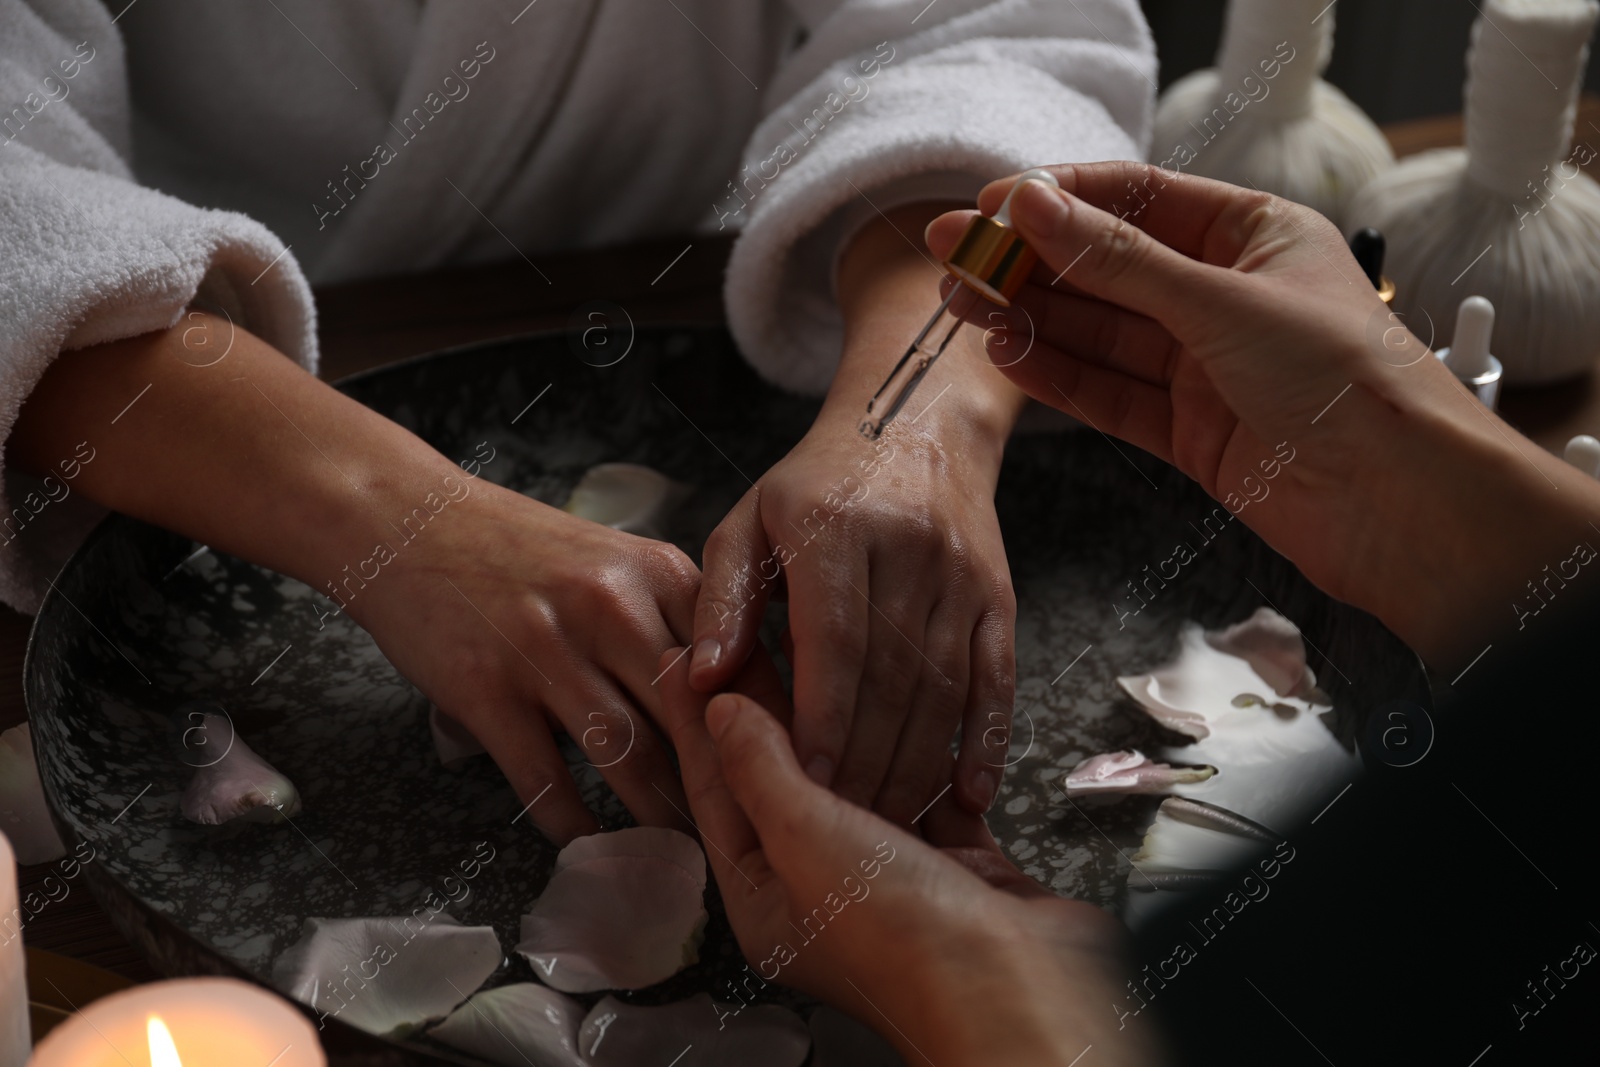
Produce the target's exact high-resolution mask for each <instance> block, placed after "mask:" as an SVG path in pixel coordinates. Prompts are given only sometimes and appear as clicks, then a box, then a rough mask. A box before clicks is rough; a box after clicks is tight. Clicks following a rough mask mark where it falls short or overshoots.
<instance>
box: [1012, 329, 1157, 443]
mask: <svg viewBox="0 0 1600 1067" xmlns="http://www.w3.org/2000/svg"><path fill="white" fill-rule="evenodd" d="M1001 373H1002V374H1004V375H1005V376H1006V377H1008V378H1010V379H1011V380H1012V382H1014V383H1015V384H1016V385H1017V387H1018V388H1019V389H1021V390H1022V391H1023V392H1025V393H1027V394H1028V395H1029V396H1031V397H1033V398H1034V399H1035V400H1037V401H1039V402H1040V403H1042V404H1048V405H1050V406H1051V407H1053V408H1056V409H1058V410H1060V411H1064V412H1066V413H1067V414H1068V415H1071V416H1072V417H1073V418H1075V419H1078V420H1080V421H1082V422H1086V423H1088V424H1089V425H1090V426H1092V427H1094V428H1095V429H1096V430H1098V431H1100V432H1101V433H1105V434H1110V435H1111V436H1112V437H1117V438H1120V439H1122V440H1124V441H1127V442H1128V443H1129V444H1131V445H1135V446H1137V447H1139V448H1142V449H1144V450H1145V451H1146V452H1149V453H1150V454H1151V455H1153V456H1156V457H1158V458H1159V459H1163V460H1166V461H1168V462H1171V460H1172V458H1173V451H1172V419H1173V400H1172V393H1171V392H1170V391H1169V390H1168V389H1167V388H1165V387H1164V386H1158V385H1150V384H1148V383H1146V382H1142V381H1139V380H1138V379H1137V378H1133V377H1130V376H1129V375H1127V374H1124V373H1122V372H1121V371H1117V370H1110V369H1108V368H1105V367H1101V366H1096V365H1095V364H1093V363H1087V362H1084V361H1083V360H1081V359H1076V358H1074V357H1072V356H1070V355H1067V354H1066V353H1063V352H1061V351H1059V350H1057V349H1055V348H1053V347H1051V346H1050V345H1047V344H1044V343H1042V342H1035V343H1034V346H1033V350H1032V351H1031V352H1030V353H1029V354H1028V357H1027V358H1026V359H1023V360H1020V361H1018V362H1015V363H1012V364H1011V365H1009V366H1005V367H1002V368H1001Z"/></svg>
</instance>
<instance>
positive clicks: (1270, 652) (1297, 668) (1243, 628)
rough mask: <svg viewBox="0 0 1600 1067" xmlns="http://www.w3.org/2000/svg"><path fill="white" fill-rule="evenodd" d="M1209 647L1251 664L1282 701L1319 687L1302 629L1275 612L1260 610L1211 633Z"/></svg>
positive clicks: (1208, 636)
mask: <svg viewBox="0 0 1600 1067" xmlns="http://www.w3.org/2000/svg"><path fill="white" fill-rule="evenodd" d="M1206 644H1208V645H1210V646H1211V647H1212V648H1214V649H1216V650H1217V651H1218V652H1226V653H1228V654H1229V655H1230V656H1238V657H1239V658H1240V659H1242V660H1244V661H1245V662H1246V663H1248V664H1250V669H1251V670H1253V671H1255V672H1256V673H1257V674H1259V675H1260V676H1261V679H1262V681H1264V682H1266V683H1267V684H1268V685H1270V686H1271V687H1272V691H1273V692H1274V693H1276V694H1278V695H1279V696H1280V697H1292V696H1303V695H1304V694H1306V693H1309V692H1310V691H1311V690H1312V688H1314V687H1315V686H1316V684H1317V676H1316V675H1315V674H1313V673H1312V671H1311V668H1310V667H1308V666H1307V665H1306V643H1305V641H1304V640H1303V639H1302V638H1301V636H1300V630H1299V628H1298V627H1296V626H1295V624H1294V623H1292V622H1290V621H1289V620H1288V619H1286V618H1284V617H1283V616H1282V615H1279V614H1278V613H1277V612H1276V611H1273V610H1272V609H1271V608H1265V607H1263V608H1257V609H1256V610H1255V613H1254V614H1252V615H1251V616H1250V617H1249V618H1248V619H1246V620H1244V621H1243V622H1240V623H1235V624H1234V625H1232V626H1229V627H1228V628H1226V629H1223V630H1209V631H1207V632H1206Z"/></svg>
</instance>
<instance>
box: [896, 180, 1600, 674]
mask: <svg viewBox="0 0 1600 1067" xmlns="http://www.w3.org/2000/svg"><path fill="white" fill-rule="evenodd" d="M1052 170H1053V172H1054V173H1055V174H1056V176H1057V178H1058V180H1059V181H1060V182H1061V186H1062V188H1061V189H1060V190H1056V189H1052V188H1050V187H1048V186H1046V185H1044V184H1043V183H1040V182H1030V183H1027V187H1026V188H1024V189H1022V190H1019V192H1018V195H1017V198H1016V200H1015V201H1014V203H1013V218H1014V219H1015V221H1016V224H1017V226H1018V228H1019V229H1020V230H1021V232H1022V233H1023V235H1024V236H1025V237H1026V238H1027V239H1028V241H1029V243H1030V244H1031V245H1032V246H1033V247H1034V248H1035V249H1036V250H1037V251H1038V252H1039V253H1040V257H1041V264H1040V266H1039V268H1038V269H1036V270H1035V272H1034V274H1033V276H1032V278H1031V280H1030V284H1029V285H1027V286H1025V287H1024V289H1023V291H1022V293H1021V294H1020V295H1019V297H1018V299H1017V301H1016V305H1015V306H1014V307H1013V309H1011V310H1010V311H1009V312H1007V313H1006V315H1005V316H1004V317H1005V320H1006V321H1007V322H1008V323H1009V326H1008V328H1006V329H1002V330H999V331H992V332H991V333H990V338H991V345H994V344H996V343H1000V344H1003V345H1004V347H1003V348H1000V349H995V350H994V355H995V357H996V358H995V363H996V364H997V365H1001V364H1002V363H1003V364H1008V365H1006V366H1004V367H1003V370H1004V373H1005V374H1006V375H1007V376H1008V377H1010V378H1011V380H1012V381H1014V382H1016V383H1017V384H1018V385H1020V386H1021V387H1022V388H1023V389H1024V390H1026V391H1027V392H1028V393H1029V394H1030V395H1031V396H1033V397H1035V398H1036V399H1038V400H1041V401H1043V402H1045V403H1047V404H1050V405H1052V406H1054V407H1056V408H1059V409H1061V410H1062V411H1065V412H1066V413H1067V414H1069V415H1073V416H1075V417H1077V418H1078V419H1080V420H1082V421H1084V422H1088V423H1090V424H1092V425H1093V426H1094V427H1095V428H1096V429H1098V430H1100V431H1103V432H1105V433H1107V434H1112V435H1114V436H1117V437H1120V438H1122V439H1124V440H1126V441H1128V442H1130V443H1132V444H1134V445H1137V446H1138V447H1140V448H1142V449H1144V450H1146V451H1148V452H1150V453H1152V454H1154V455H1156V456H1158V457H1160V458H1162V459H1165V460H1168V461H1169V462H1171V463H1173V464H1174V465H1176V466H1177V467H1178V468H1179V469H1180V470H1182V471H1183V472H1184V473H1185V474H1187V475H1189V476H1190V477H1192V478H1194V479H1195V480H1196V481H1197V482H1199V483H1200V485H1201V486H1202V487H1204V488H1205V490H1206V491H1207V492H1208V493H1210V494H1211V495H1212V496H1213V497H1215V498H1216V499H1217V500H1218V501H1220V502H1221V503H1222V505H1223V506H1224V507H1225V508H1226V510H1227V512H1229V513H1232V514H1234V515H1237V516H1238V517H1239V518H1240V520H1241V521H1243V522H1244V523H1246V524H1247V525H1249V526H1251V527H1252V528H1253V529H1254V530H1256V532H1258V533H1259V534H1261V535H1262V537H1263V538H1264V539H1265V540H1266V541H1267V542H1268V543H1270V544H1272V545H1273V546H1274V547H1275V548H1277V549H1278V550H1279V551H1280V552H1282V553H1283V554H1284V555H1286V556H1288V557H1289V558H1290V559H1291V560H1293V561H1294V562H1295V563H1296V564H1297V565H1298V566H1299V567H1300V569H1301V570H1302V571H1303V572H1304V573H1305V574H1306V576H1307V577H1309V578H1310V579H1311V580H1312V581H1314V582H1315V583H1316V584H1317V585H1319V586H1320V587H1322V588H1323V589H1324V590H1325V591H1327V592H1328V593H1329V594H1331V595H1333V596H1335V597H1337V598H1339V599H1342V600H1348V601H1351V602H1353V603H1355V604H1357V605H1359V606H1362V607H1365V608H1366V609H1367V610H1369V611H1373V612H1374V613H1376V614H1378V615H1379V616H1380V617H1381V618H1383V619H1384V621H1385V622H1386V623H1388V624H1389V625H1390V626H1391V628H1393V629H1395V630H1396V632H1397V633H1400V634H1401V636H1402V637H1404V638H1406V639H1407V640H1408V641H1410V643H1411V644H1412V645H1413V647H1415V648H1417V649H1418V651H1420V652H1422V653H1423V654H1424V655H1425V656H1427V657H1429V658H1430V659H1433V660H1435V661H1443V660H1447V659H1448V660H1454V659H1457V658H1458V657H1459V656H1460V655H1461V654H1462V653H1463V652H1466V654H1468V655H1470V654H1471V653H1474V652H1476V651H1477V650H1478V649H1481V648H1482V647H1483V643H1482V640H1481V638H1482V637H1483V635H1484V633H1486V632H1487V631H1486V630H1485V628H1484V627H1485V625H1489V626H1492V625H1493V623H1492V622H1490V619H1491V617H1492V619H1493V621H1494V622H1498V621H1500V619H1501V617H1502V616H1503V617H1504V621H1511V619H1512V613H1511V612H1510V611H1509V610H1508V609H1507V605H1509V604H1511V603H1512V602H1513V601H1514V600H1515V597H1516V595H1517V593H1518V591H1519V589H1520V586H1521V585H1522V583H1523V581H1524V579H1526V578H1527V577H1528V576H1530V575H1533V574H1536V573H1537V572H1538V570H1539V566H1540V563H1542V562H1549V561H1550V560H1551V559H1561V558H1565V556H1567V555H1568V554H1569V553H1570V551H1571V545H1572V543H1573V542H1574V541H1576V540H1578V539H1580V534H1581V533H1582V531H1583V530H1584V529H1587V525H1586V523H1585V522H1583V521H1582V516H1579V515H1575V514H1574V513H1573V512H1572V511H1571V510H1570V507H1569V504H1570V502H1571V501H1573V500H1576V499H1581V498H1582V496H1583V495H1584V494H1589V495H1590V496H1592V495H1593V493H1594V488H1593V487H1592V486H1585V485H1583V484H1582V479H1580V478H1574V477H1573V476H1574V474H1575V473H1576V472H1574V471H1572V470H1571V469H1570V468H1567V467H1566V466H1565V465H1564V464H1562V463H1560V462H1559V461H1557V460H1555V459H1554V458H1553V457H1550V456H1549V455H1548V454H1546V453H1544V452H1543V451H1542V450H1541V449H1538V448H1537V447H1535V446H1533V445H1531V444H1530V443H1528V442H1526V441H1525V440H1521V439H1520V438H1519V437H1517V435H1516V433H1515V431H1514V430H1511V429H1510V428H1509V427H1506V426H1505V425H1504V424H1503V423H1501V422H1500V421H1499V420H1498V419H1497V418H1494V417H1492V416H1491V415H1490V414H1489V413H1488V412H1487V411H1486V410H1485V409H1484V408H1483V407H1482V405H1480V404H1478V403H1477V401H1476V400H1474V399H1473V398H1472V397H1471V396H1470V394H1468V393H1467V392H1466V391H1465V390H1464V389H1463V388H1462V387H1461V386H1460V385H1459V384H1458V383H1457V382H1456V380H1455V378H1454V376H1453V375H1451V374H1450V373H1449V371H1448V370H1447V369H1445V367H1444V366H1443V365H1442V364H1441V363H1440V362H1439V361H1438V360H1437V359H1435V358H1434V357H1433V356H1432V355H1431V353H1430V352H1429V350H1428V347H1427V345H1426V344H1424V343H1423V342H1422V341H1420V340H1418V339H1417V337H1415V336H1414V335H1413V334H1412V333H1410V332H1408V331H1407V330H1406V328H1405V326H1406V324H1405V323H1403V322H1402V321H1401V320H1400V318H1399V317H1398V316H1395V315H1392V314H1391V313H1390V312H1389V310H1388V309H1387V307H1386V306H1385V305H1384V304H1383V302H1382V301H1381V300H1380V299H1379V298H1378V296H1377V294H1376V292H1375V291H1374V290H1373V287H1372V286H1371V284H1370V283H1369V282H1368V281H1367V280H1366V278H1365V276H1364V275H1363V274H1362V273H1361V270H1360V268H1359V267H1358V266H1357V265H1356V263H1355V260H1354V259H1353V257H1352V256H1351V255H1350V252H1349V250H1348V248H1347V247H1346V245H1345V242H1344V240H1343V238H1342V237H1341V235H1340V233H1339V232H1338V230H1336V229H1335V228H1334V227H1333V225H1332V224H1331V223H1329V222H1328V221H1327V220H1326V219H1325V218H1323V217H1322V216H1321V215H1319V214H1317V213H1316V212H1314V211H1312V210H1310V209H1308V208H1305V207H1301V206H1299V205H1296V204H1292V203H1290V202H1288V201H1285V200H1281V199H1278V198H1276V197H1272V196H1269V195H1267V194H1265V193H1260V192H1256V191H1252V190H1245V189H1239V188H1237V187H1234V186H1231V185H1225V184H1222V183H1220V182H1213V181H1209V180H1206V179H1202V178H1195V177H1190V176H1185V175H1178V174H1174V173H1172V172H1169V171H1162V170H1160V169H1158V168H1154V167H1150V166H1146V165H1144V164H1135V163H1104V164H1091V165H1083V166H1061V167H1055V168H1052ZM1011 184H1012V183H1011V181H1010V180H1007V181H1004V182H997V183H994V184H992V185H991V186H989V187H988V188H987V189H985V190H984V193H983V196H982V198H981V199H980V206H981V207H984V208H986V209H987V210H989V211H993V210H994V209H996V208H997V207H998V206H999V204H1000V201H1001V200H1002V199H1003V197H1004V195H1005V193H1006V192H1007V191H1008V190H1009V188H1010V186H1011ZM1141 205H1142V206H1141ZM970 214H971V213H970V212H958V213H952V214H950V215H946V216H944V217H942V218H940V219H938V220H936V221H935V222H934V224H933V225H931V226H930V227H929V229H928V234H927V237H928V242H929V247H930V248H931V249H932V251H933V253H934V254H935V255H942V254H945V253H947V252H948V251H949V249H950V248H951V247H952V246H953V244H954V242H955V240H956V239H957V237H958V236H959V234H960V232H961V229H962V227H963V226H964V225H965V224H966V221H967V219H968V218H969V217H970ZM1122 216H1126V217H1125V218H1124V217H1122ZM1469 292H1470V291H1469V290H1466V289H1463V292H1462V296H1463V297H1465V296H1467V295H1469ZM993 311H994V309H992V308H988V309H986V311H985V316H986V317H985V323H986V325H990V326H992V325H993V324H994V322H995V321H996V320H995V319H994V316H993ZM1440 325H1441V328H1443V329H1448V328H1449V324H1440ZM1423 332H1424V333H1426V329H1424V331H1423ZM1008 334H1009V335H1010V336H1008ZM1030 340H1031V341H1032V344H1033V348H1032V351H1031V352H1030V353H1029V354H1028V356H1027V357H1026V358H1023V359H1021V360H1020V361H1017V360H1016V355H1015V353H1016V352H1017V351H1019V349H1020V348H1021V347H1025V346H1026V345H1027V344H1028V343H1029V341H1030ZM1002 357H1003V358H1002ZM1517 442H1520V444H1518V443H1517ZM1558 486H1565V487H1568V488H1571V489H1573V490H1575V491H1574V492H1568V493H1563V492H1559V491H1558V489H1557V487H1558ZM1510 514H1520V516H1521V517H1522V520H1523V521H1520V522H1515V523H1508V522H1507V516H1508V515H1510ZM1224 517H1225V516H1224ZM1491 530H1494V531H1497V533H1495V534H1489V533H1488V532H1487V531H1491ZM1591 534H1592V531H1591ZM1502 535H1503V536H1502ZM1485 546H1492V552H1489V553H1485V552H1484V547H1485ZM1550 553H1559V554H1558V555H1550ZM1545 557H1547V558H1545ZM1530 568H1531V569H1530ZM1524 570H1526V573H1523V571H1524ZM1467 575H1472V576H1473V579H1472V580H1470V581H1469V580H1466V578H1465V576H1467ZM1462 620H1472V621H1473V622H1474V623H1475V625H1467V626H1463V625H1462ZM1477 623H1482V624H1483V625H1476V624H1477Z"/></svg>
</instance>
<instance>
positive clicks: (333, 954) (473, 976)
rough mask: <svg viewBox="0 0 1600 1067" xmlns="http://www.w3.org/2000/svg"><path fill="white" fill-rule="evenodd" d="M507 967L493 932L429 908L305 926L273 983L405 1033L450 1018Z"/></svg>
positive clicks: (318, 1004) (367, 1023)
mask: <svg viewBox="0 0 1600 1067" xmlns="http://www.w3.org/2000/svg"><path fill="white" fill-rule="evenodd" d="M419 912H420V913H421V915H420V916H419V915H418V913H419ZM502 961H503V956H502V954H501V951H500V939H499V938H498V937H496V936H495V932H494V927H492V926H462V925H461V924H460V923H459V922H457V921H456V920H455V919H454V918H452V917H451V916H450V915H448V914H446V913H444V912H442V911H440V912H435V911H432V910H430V909H428V908H425V907H423V908H418V909H417V910H416V911H415V912H413V913H412V914H410V915H402V916H396V917H395V918H364V919H307V920H306V923H305V926H304V928H303V930H302V934H301V938H300V940H299V941H297V942H295V943H294V944H293V945H291V946H289V947H288V948H287V949H285V950H284V952H283V953H282V955H280V956H279V957H278V959H277V962H276V963H275V964H274V965H273V968H272V982H273V985H275V986H277V988H278V989H279V990H281V991H282V992H283V993H285V994H287V995H288V996H291V997H293V998H294V999H295V1000H298V1001H300V1002H301V1003H302V1004H306V1005H309V1006H310V1007H311V1008H313V1009H314V1010H316V1011H317V1012H319V1013H321V1014H324V1015H330V1016H335V1017H337V1018H339V1019H341V1020H342V1021H344V1022H347V1023H349V1024H350V1025H352V1026H356V1027H359V1028H360V1029H362V1030H366V1031H368V1032H370V1033H374V1034H384V1035H389V1034H404V1033H406V1032H408V1031H410V1030H413V1029H415V1028H416V1027H418V1026H421V1025H423V1024H424V1023H429V1022H432V1021H433V1020H435V1019H441V1018H443V1017H444V1016H446V1015H448V1014H449V1013H450V1010H451V1009H452V1008H454V1007H455V1006H456V1005H457V1004H460V1003H461V1002H462V1001H463V1000H465V999H466V998H467V997H468V996H469V995H470V994H471V993H472V992H473V991H474V990H476V989H477V988H478V987H479V986H481V985H482V984H483V983H484V981H485V980H487V979H488V977H489V976H490V975H491V974H493V973H494V972H495V970H496V969H497V968H499V966H500V964H501V962H502Z"/></svg>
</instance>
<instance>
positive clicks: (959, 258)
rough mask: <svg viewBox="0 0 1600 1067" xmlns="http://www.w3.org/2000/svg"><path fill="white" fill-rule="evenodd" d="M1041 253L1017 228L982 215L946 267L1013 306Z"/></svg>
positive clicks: (1002, 303) (969, 227)
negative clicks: (1037, 251)
mask: <svg viewBox="0 0 1600 1067" xmlns="http://www.w3.org/2000/svg"><path fill="white" fill-rule="evenodd" d="M1037 262H1039V257H1038V255H1036V254H1035V253H1034V251H1033V249H1031V248H1029V247H1028V242H1026V241H1024V240H1023V239H1022V235H1021V234H1019V233H1017V231H1016V230H1013V229H1010V228H1009V227H1006V226H1002V225H1000V223H998V222H996V221H995V220H994V219H992V218H989V217H987V216H985V215H979V216H978V217H977V218H975V219H973V220H972V221H971V222H970V223H968V224H967V231H966V233H963V234H962V235H961V241H960V242H959V243H958V244H957V245H956V249H955V251H954V252H952V253H950V258H949V259H947V260H945V264H944V265H945V267H946V268H947V269H949V271H950V273H951V274H954V275H955V276H956V277H957V278H959V279H961V281H963V282H965V283H966V284H967V285H969V286H971V287H972V288H973V289H976V290H977V291H978V292H980V293H982V294H983V295H984V296H985V297H987V298H988V299H990V300H992V301H994V302H995V303H996V304H999V305H1000V306H1001V307H1010V306H1011V298H1012V297H1014V296H1016V295H1017V290H1018V289H1021V288H1022V283H1023V282H1025V281H1027V280H1028V272H1029V271H1031V270H1033V265H1034V264H1035V263H1037Z"/></svg>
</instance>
